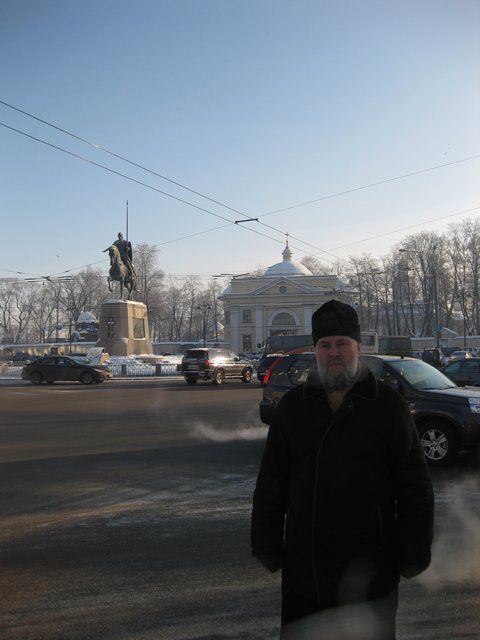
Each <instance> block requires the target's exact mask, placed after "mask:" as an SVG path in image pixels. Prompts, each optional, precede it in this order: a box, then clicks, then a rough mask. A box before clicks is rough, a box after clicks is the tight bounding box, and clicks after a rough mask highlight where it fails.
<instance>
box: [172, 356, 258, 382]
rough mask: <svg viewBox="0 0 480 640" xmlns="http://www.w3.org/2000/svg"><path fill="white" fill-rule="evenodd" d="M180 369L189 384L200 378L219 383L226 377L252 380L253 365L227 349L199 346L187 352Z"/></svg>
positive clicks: (244, 380)
mask: <svg viewBox="0 0 480 640" xmlns="http://www.w3.org/2000/svg"><path fill="white" fill-rule="evenodd" d="M180 371H181V373H182V375H183V377H184V378H185V382H186V383H187V384H196V383H197V381H198V380H210V381H211V382H213V384H217V385H218V384H222V383H223V381H224V380H226V379H235V378H237V379H240V380H242V382H250V381H251V379H252V376H253V365H252V363H251V362H249V361H248V360H242V359H241V358H240V357H239V356H237V355H236V354H235V353H233V351H228V350H227V349H210V348H203V349H199V348H197V349H188V351H187V352H186V353H185V355H184V356H183V359H182V364H181V365H180Z"/></svg>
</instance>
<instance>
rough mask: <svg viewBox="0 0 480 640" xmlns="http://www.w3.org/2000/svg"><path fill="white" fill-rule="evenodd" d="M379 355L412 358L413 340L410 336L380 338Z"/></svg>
mask: <svg viewBox="0 0 480 640" xmlns="http://www.w3.org/2000/svg"><path fill="white" fill-rule="evenodd" d="M378 353H381V354H383V355H388V356H411V355H412V339H411V338H410V336H380V338H379V339H378Z"/></svg>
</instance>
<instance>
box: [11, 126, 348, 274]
mask: <svg viewBox="0 0 480 640" xmlns="http://www.w3.org/2000/svg"><path fill="white" fill-rule="evenodd" d="M0 125H1V126H2V127H5V128H6V129H9V130H10V131H14V132H15V133H18V134H20V135H22V136H25V137H26V138H30V139H31V140H34V141H35V142H40V143H41V144H44V145H46V146H48V147H51V148H52V149H55V150H57V151H62V152H63V153H66V154H67V155H69V156H72V157H74V158H77V159H78V160H82V161H83V162H87V163H88V164H91V165H93V166H95V167H99V168H100V169H104V170H105V171H108V172H109V173H113V174H114V175H117V176H120V177H122V178H125V179H126V180H130V181H131V182H134V183H136V184H139V185H141V186H143V187H146V188H147V189H151V190H152V191H156V192H157V193H161V194H162V195H164V196H167V197H168V198H172V199H173V200H176V201H178V202H181V203H183V204H186V205H188V206H190V207H193V208H195V209H198V210H199V211H203V212H204V213H208V214H209V215H212V216H215V217H216V218H220V219H221V220H225V221H226V222H228V223H229V224H231V225H234V226H235V227H236V228H239V225H236V224H235V221H233V220H230V219H229V218H226V217H225V216H222V215H220V214H218V213H214V212H213V211H210V210H209V209H205V208H204V207H200V206H198V205H196V204H194V203H193V202H189V201H188V200H184V199H183V198H179V197H177V196H174V195H172V194H171V193H167V192H166V191H163V190H162V189H158V188H157V187H154V186H152V185H150V184H147V183H146V182H142V181H141V180H137V179H136V178H132V177H131V176H128V175H126V174H124V173H122V172H120V171H116V170H115V169H111V168H110V167H107V166H105V165H103V164H100V163H98V162H94V161H93V160H89V159H88V158H85V157H84V156H81V155H80V154H78V153H74V152H73V151H69V150H68V149H64V148H63V147H59V146H58V145H55V144H52V143H51V142H47V141H46V140H42V139H41V138H37V137H36V136H33V135H31V134H29V133H26V132H25V131H21V130H20V129H16V128H15V127H11V126H10V125H7V124H5V123H4V122H0ZM241 215H245V214H241ZM241 226H242V228H244V229H248V230H249V231H251V232H252V233H256V234H257V235H259V236H262V237H264V238H267V239H268V240H273V242H277V243H279V244H283V241H282V240H279V239H278V238H273V237H272V236H269V235H267V234H265V233H262V232H261V231H257V230H256V229H252V227H248V226H244V225H241ZM271 228H272V229H273V227H271ZM278 231H279V232H280V233H283V232H282V231H280V230H278ZM292 246H293V245H292ZM293 248H294V249H296V250H297V251H301V252H302V253H304V254H306V255H311V254H310V253H309V252H308V251H305V250H304V249H301V248H300V247H295V246H293ZM315 248H316V249H319V251H320V252H323V249H320V248H319V247H315ZM335 257H337V256H335ZM324 259H325V260H327V258H324ZM327 262H332V261H331V260H327ZM332 264H333V263H332Z"/></svg>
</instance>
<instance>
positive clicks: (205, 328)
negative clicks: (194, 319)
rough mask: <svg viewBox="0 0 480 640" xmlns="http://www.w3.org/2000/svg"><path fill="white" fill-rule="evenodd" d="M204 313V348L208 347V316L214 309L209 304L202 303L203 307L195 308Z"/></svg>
mask: <svg viewBox="0 0 480 640" xmlns="http://www.w3.org/2000/svg"><path fill="white" fill-rule="evenodd" d="M195 308H196V309H198V310H200V311H201V312H202V324H203V346H204V347H206V346H207V314H208V311H210V309H211V308H212V307H211V306H210V305H209V304H208V302H205V301H204V302H202V304H201V305H199V306H197V307H195Z"/></svg>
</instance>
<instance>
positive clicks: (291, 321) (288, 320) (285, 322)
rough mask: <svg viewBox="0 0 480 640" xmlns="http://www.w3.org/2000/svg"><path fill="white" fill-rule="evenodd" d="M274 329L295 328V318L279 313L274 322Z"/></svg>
mask: <svg viewBox="0 0 480 640" xmlns="http://www.w3.org/2000/svg"><path fill="white" fill-rule="evenodd" d="M272 326H273V327H295V326H296V323H295V318H294V317H293V316H291V315H290V314H289V313H279V314H278V315H277V316H275V318H274V319H273V321H272Z"/></svg>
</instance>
